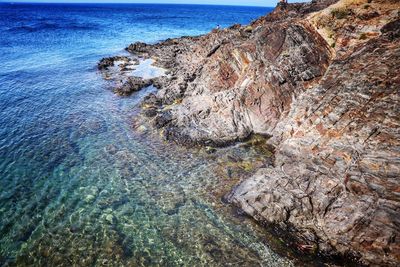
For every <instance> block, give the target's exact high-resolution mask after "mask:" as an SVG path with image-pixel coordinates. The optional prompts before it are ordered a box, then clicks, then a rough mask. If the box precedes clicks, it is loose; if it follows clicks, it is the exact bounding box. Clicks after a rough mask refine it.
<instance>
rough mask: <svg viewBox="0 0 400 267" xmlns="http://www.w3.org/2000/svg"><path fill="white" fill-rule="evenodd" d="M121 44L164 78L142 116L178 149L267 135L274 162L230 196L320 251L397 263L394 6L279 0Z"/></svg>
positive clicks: (398, 25) (398, 18)
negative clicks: (259, 10)
mask: <svg viewBox="0 0 400 267" xmlns="http://www.w3.org/2000/svg"><path fill="white" fill-rule="evenodd" d="M128 51H130V52H131V53H134V54H135V55H138V56H140V57H145V58H146V57H151V58H153V59H155V60H156V64H157V65H159V66H162V67H164V68H167V69H168V70H169V75H168V76H166V77H161V78H158V79H154V80H152V83H153V84H154V85H155V86H157V87H158V88H159V91H158V93H157V94H156V95H152V96H150V97H148V98H147V99H146V100H145V103H144V105H143V109H144V114H145V115H146V116H147V117H148V120H150V121H151V123H152V124H153V125H154V126H155V127H157V128H162V129H163V133H164V136H165V137H166V138H167V139H168V140H173V141H176V142H180V143H183V144H193V143H200V144H211V145H212V144H213V145H226V144H229V143H231V142H236V141H240V140H242V139H246V138H247V137H249V135H251V134H253V133H258V134H263V135H268V136H271V139H269V141H268V143H269V144H272V145H274V146H275V151H276V152H275V164H274V166H275V167H274V168H269V169H260V170H259V171H258V172H257V173H256V174H255V175H254V176H253V177H250V178H248V179H247V180H245V181H243V182H242V183H241V184H240V185H238V186H237V187H236V188H235V189H234V190H233V191H232V193H231V194H230V196H229V199H230V200H231V201H232V202H233V203H235V204H236V205H238V206H239V207H240V208H242V209H243V210H244V211H245V212H246V213H248V214H249V215H250V216H253V217H254V218H255V219H256V220H259V221H261V222H264V223H272V224H274V225H279V226H281V227H283V228H287V229H289V228H290V229H291V230H292V231H293V233H294V234H295V235H296V236H298V237H299V239H301V240H302V242H305V243H307V244H308V245H310V246H308V247H314V248H315V247H318V248H319V250H321V251H323V252H328V253H331V252H333V251H338V252H340V253H343V254H350V255H354V256H356V257H359V258H360V259H361V260H362V261H363V263H366V264H379V265H388V266H395V265H398V264H399V263H400V212H399V211H400V180H399V177H400V130H399V129H400V128H399V123H400V104H399V103H400V102H399V100H400V99H399V97H400V72H399V70H398V69H399V66H400V4H399V2H398V1H396V0H386V1H383V0H382V1H379V0H372V1H371V0H368V1H367V0H365V1H364V0H352V1H351V0H342V1H338V2H336V1H332V0H328V1H317V2H314V3H310V4H288V5H278V7H277V8H276V9H275V11H274V12H272V13H271V14H269V15H268V16H266V17H263V18H260V19H259V20H257V21H255V22H253V23H252V24H250V25H249V26H240V25H234V26H232V27H231V28H229V29H224V30H214V31H213V32H211V33H210V34H207V35H204V36H200V37H183V38H179V39H170V40H167V41H165V42H162V43H159V44H155V45H147V44H143V43H136V44H132V45H131V46H130V47H129V48H128Z"/></svg>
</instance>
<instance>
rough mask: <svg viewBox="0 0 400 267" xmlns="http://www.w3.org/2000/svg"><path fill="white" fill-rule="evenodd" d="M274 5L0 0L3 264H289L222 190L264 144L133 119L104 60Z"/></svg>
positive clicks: (134, 102)
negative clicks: (197, 135) (207, 146)
mask: <svg viewBox="0 0 400 267" xmlns="http://www.w3.org/2000/svg"><path fill="white" fill-rule="evenodd" d="M269 10H270V9H266V8H250V7H207V6H172V5H32V4H15V5H11V4H0V33H1V36H2V38H1V39H0V61H1V62H2V68H1V69H0V107H1V109H0V112H1V115H0V125H1V128H0V174H1V176H0V266H15V265H17V266H291V265H292V262H291V260H289V259H287V258H286V257H284V256H283V255H282V253H280V254H279V255H278V254H277V253H275V252H273V251H272V249H271V248H270V245H268V238H267V236H268V235H267V234H266V233H265V231H263V229H262V228H261V227H258V226H257V225H255V224H254V222H252V221H251V220H249V219H247V218H244V217H240V216H234V215H235V213H234V212H233V210H232V208H231V207H229V205H227V204H223V203H222V202H221V199H220V196H221V194H222V193H226V192H227V190H229V188H231V187H232V186H233V185H234V184H235V183H236V182H237V181H238V177H239V176H240V174H243V173H244V174H246V173H247V174H249V173H251V171H252V169H253V167H254V166H256V165H257V164H262V161H261V158H262V157H263V156H265V155H261V154H260V151H258V150H257V149H256V148H253V147H246V146H240V145H238V146H235V147H231V148H224V149H220V150H218V151H217V152H215V153H212V154H209V153H207V152H206V151H204V149H186V148H183V147H179V146H176V145H174V144H167V143H164V142H163V141H162V140H161V139H160V138H157V136H156V135H155V134H144V133H143V132H142V133H138V132H135V131H133V129H132V118H133V117H134V116H135V112H137V107H138V103H139V102H140V100H141V99H142V98H143V97H144V96H145V95H146V94H148V93H149V92H151V91H152V90H155V89H154V88H152V87H150V88H147V89H145V90H143V91H141V92H139V93H136V94H134V95H132V96H131V97H128V98H121V97H118V96H116V95H114V94H113V93H112V92H111V90H109V88H107V84H106V83H105V82H104V81H103V80H102V78H101V75H99V73H98V72H97V70H96V63H97V61H98V60H99V59H100V58H102V57H104V56H110V55H115V54H118V53H121V51H122V49H123V48H124V47H125V46H127V45H128V44H129V43H130V42H133V41H146V42H155V41H157V40H160V39H165V38H168V37H176V36H181V35H197V34H202V33H205V32H207V31H209V30H211V29H212V28H213V27H215V25H217V24H220V25H221V26H224V27H225V26H228V25H230V24H233V23H238V22H239V23H247V22H249V21H251V20H252V19H255V18H257V17H258V16H260V15H263V14H265V13H266V12H268V11H269Z"/></svg>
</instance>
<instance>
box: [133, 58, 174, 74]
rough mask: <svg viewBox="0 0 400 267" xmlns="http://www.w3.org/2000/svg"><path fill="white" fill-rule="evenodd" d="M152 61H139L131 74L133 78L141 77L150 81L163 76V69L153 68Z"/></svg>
mask: <svg viewBox="0 0 400 267" xmlns="http://www.w3.org/2000/svg"><path fill="white" fill-rule="evenodd" d="M153 63H154V60H152V59H146V60H143V61H140V64H139V65H138V66H137V67H136V69H135V70H134V71H133V72H132V75H133V76H137V77H142V78H143V79H152V78H156V77H160V76H163V75H165V71H166V70H165V69H163V68H159V67H156V66H153Z"/></svg>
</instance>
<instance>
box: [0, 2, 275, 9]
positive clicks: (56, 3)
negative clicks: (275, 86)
mask: <svg viewBox="0 0 400 267" xmlns="http://www.w3.org/2000/svg"><path fill="white" fill-rule="evenodd" d="M0 4H10V5H16V4H17V5H18V4H53V5H76V4H78V5H79V4H91V5H112V4H120V5H182V6H233V7H261V8H275V6H257V5H240V4H236V5H235V4H232V5H226V4H200V3H193V4H187V3H140V2H138V3H129V2H102V3H94V2H86V1H81V2H73V3H71V2H52V1H31V2H25V1H24V2H22V1H21V2H13V1H0Z"/></svg>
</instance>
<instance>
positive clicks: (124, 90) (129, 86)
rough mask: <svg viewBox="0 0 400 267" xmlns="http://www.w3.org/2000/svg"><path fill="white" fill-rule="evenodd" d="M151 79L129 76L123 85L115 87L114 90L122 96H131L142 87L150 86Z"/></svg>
mask: <svg viewBox="0 0 400 267" xmlns="http://www.w3.org/2000/svg"><path fill="white" fill-rule="evenodd" d="M151 84H152V81H151V80H145V79H143V78H140V77H134V76H133V77H128V78H127V80H126V81H125V82H124V83H123V84H122V85H121V86H118V87H116V88H115V89H114V92H115V93H116V94H118V95H120V96H129V95H131V94H132V93H134V92H137V91H139V90H140V89H142V88H144V87H147V86H150V85H151Z"/></svg>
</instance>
